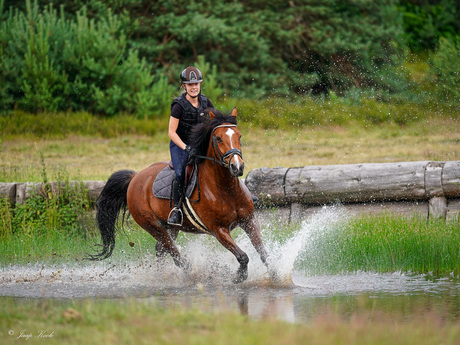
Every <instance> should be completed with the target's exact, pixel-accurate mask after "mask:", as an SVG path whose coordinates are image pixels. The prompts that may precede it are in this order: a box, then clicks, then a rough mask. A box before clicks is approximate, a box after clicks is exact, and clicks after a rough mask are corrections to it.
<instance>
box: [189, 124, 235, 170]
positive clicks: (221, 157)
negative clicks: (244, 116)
mask: <svg viewBox="0 0 460 345" xmlns="http://www.w3.org/2000/svg"><path fill="white" fill-rule="evenodd" d="M230 127H236V125H220V126H216V127H215V128H214V129H213V130H212V139H211V145H212V149H213V151H214V157H213V158H210V157H207V156H199V155H196V156H195V157H197V158H202V159H207V160H210V161H212V162H213V163H217V164H220V165H221V166H223V167H224V168H228V167H229V163H230V162H231V161H232V159H233V157H234V156H239V157H240V158H241V160H243V153H242V152H241V150H239V149H230V150H228V151H227V152H225V153H222V152H220V150H219V146H218V145H217V139H216V138H217V137H216V135H215V133H214V132H215V131H216V129H218V128H230ZM229 157H230V158H229ZM216 158H217V159H216ZM227 158H229V159H228V162H229V163H226V162H225V160H226V159H227Z"/></svg>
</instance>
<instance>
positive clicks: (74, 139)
mask: <svg viewBox="0 0 460 345" xmlns="http://www.w3.org/2000/svg"><path fill="white" fill-rule="evenodd" d="M239 128H240V131H241V132H242V134H243V137H242V145H243V155H244V159H245V166H246V169H245V174H247V173H248V172H249V171H250V170H252V169H255V168H260V167H264V166H266V167H277V166H284V167H294V166H305V165H327V164H353V163H378V162H382V163H383V162H399V161H419V160H433V161H445V160H460V145H459V144H460V130H459V128H460V126H459V125H458V121H457V120H456V119H450V118H448V117H439V118H437V117H436V118H432V119H427V120H425V121H418V122H413V123H410V124H407V125H405V126H399V125H396V124H391V123H390V124H385V125H381V126H380V125H368V126H366V125H363V124H360V123H357V122H355V123H349V124H348V125H347V126H339V125H325V126H304V127H292V128H289V129H285V130H280V129H274V128H269V129H263V128H260V127H257V126H254V125H252V124H250V123H245V122H244V120H240V125H239ZM168 143H169V139H168V136H167V133H166V130H162V131H159V132H158V133H156V134H153V135H149V136H148V135H145V134H125V133H121V134H120V135H118V136H116V137H109V138H108V137H102V136H96V137H90V136H86V135H76V134H72V133H69V134H67V135H66V136H65V137H61V138H41V137H30V136H26V135H18V136H14V137H10V138H9V139H5V138H3V139H2V140H1V141H0V153H1V157H2V159H1V160H0V182H13V181H14V182H29V181H30V182H33V181H41V156H43V157H44V160H45V163H46V165H47V167H48V169H49V170H51V171H55V170H59V169H63V168H65V169H66V170H67V172H68V174H69V178H70V179H71V180H106V179H107V178H108V177H109V176H110V175H111V174H112V173H113V172H114V171H117V170H120V169H125V168H129V169H134V170H136V171H140V170H142V169H144V168H146V167H147V166H149V165H150V164H151V163H153V162H157V161H164V160H169V159H170V155H169V145H168Z"/></svg>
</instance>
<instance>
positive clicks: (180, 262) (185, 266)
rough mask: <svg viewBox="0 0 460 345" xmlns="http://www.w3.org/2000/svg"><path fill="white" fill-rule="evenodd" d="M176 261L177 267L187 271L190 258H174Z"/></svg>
mask: <svg viewBox="0 0 460 345" xmlns="http://www.w3.org/2000/svg"><path fill="white" fill-rule="evenodd" d="M174 263H175V264H176V266H177V267H179V268H181V269H183V270H185V271H186V270H188V269H189V268H190V262H188V260H187V259H185V258H180V259H174Z"/></svg>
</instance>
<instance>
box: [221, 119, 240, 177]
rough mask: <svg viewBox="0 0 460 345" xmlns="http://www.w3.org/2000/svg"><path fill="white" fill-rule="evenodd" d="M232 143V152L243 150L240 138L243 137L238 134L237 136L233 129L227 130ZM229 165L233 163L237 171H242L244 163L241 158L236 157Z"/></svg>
mask: <svg viewBox="0 0 460 345" xmlns="http://www.w3.org/2000/svg"><path fill="white" fill-rule="evenodd" d="M225 134H226V135H227V136H228V138H229V142H230V150H231V149H238V150H241V145H240V137H241V135H240V134H239V133H238V135H236V133H235V131H234V130H233V129H232V128H229V129H227V132H226V133H225ZM228 163H229V164H231V163H233V164H234V165H235V168H236V169H238V170H239V169H241V167H242V164H243V161H242V159H241V157H240V156H238V155H234V156H233V158H232V162H228Z"/></svg>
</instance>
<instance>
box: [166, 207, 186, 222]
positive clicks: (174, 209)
mask: <svg viewBox="0 0 460 345" xmlns="http://www.w3.org/2000/svg"><path fill="white" fill-rule="evenodd" d="M175 211H177V212H178V214H179V221H173V220H172V219H171V218H172V214H173V212H175ZM183 221H184V215H183V213H182V210H181V209H180V208H178V207H174V208H173V209H172V210H171V211H170V212H169V215H168V224H169V225H177V226H182V222H183Z"/></svg>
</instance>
